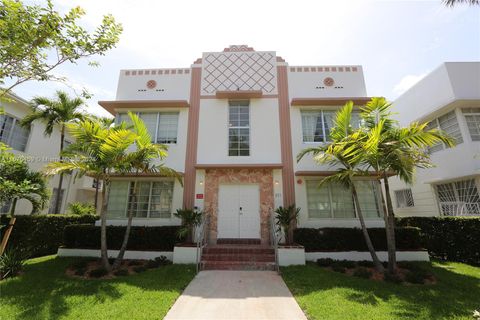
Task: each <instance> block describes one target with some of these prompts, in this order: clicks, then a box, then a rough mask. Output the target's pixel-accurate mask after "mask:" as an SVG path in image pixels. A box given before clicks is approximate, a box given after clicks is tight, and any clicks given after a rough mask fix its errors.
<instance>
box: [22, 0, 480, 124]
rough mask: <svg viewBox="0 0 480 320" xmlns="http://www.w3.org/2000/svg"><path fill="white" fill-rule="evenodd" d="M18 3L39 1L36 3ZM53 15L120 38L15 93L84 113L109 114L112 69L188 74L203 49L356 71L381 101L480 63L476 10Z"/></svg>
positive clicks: (227, 7)
mask: <svg viewBox="0 0 480 320" xmlns="http://www.w3.org/2000/svg"><path fill="white" fill-rule="evenodd" d="M25 3H42V1H39V0H37V1H36V0H30V1H28V0H27V1H25ZM53 3H54V5H55V7H56V8H57V9H58V10H59V11H60V12H67V11H68V10H69V9H70V8H72V7H74V6H80V7H82V8H83V9H85V11H86V15H85V16H84V17H83V18H82V20H81V22H80V24H81V25H82V26H84V27H85V28H87V29H89V30H93V29H94V28H95V27H96V26H98V25H99V24H100V22H101V19H102V16H103V15H105V14H112V15H113V16H114V17H115V19H116V20H117V21H118V22H120V23H122V25H123V28H124V31H123V34H122V35H121V38H120V42H119V43H118V45H117V47H116V48H115V49H113V50H111V51H109V52H107V54H106V55H105V56H101V57H95V58H94V59H93V60H95V61H98V62H99V63H100V66H99V67H96V68H93V67H91V66H89V65H88V60H82V61H79V62H78V63H77V64H69V65H63V66H61V68H59V69H55V71H54V72H55V73H56V74H57V75H60V76H64V77H67V78H68V86H66V85H64V84H61V83H58V82H42V83H38V82H29V83H25V84H22V85H20V86H18V87H16V88H15V90H14V91H15V93H16V94H18V95H19V96H21V97H22V98H24V99H27V100H29V99H31V98H32V97H33V96H37V95H40V96H52V95H53V94H54V92H55V91H56V90H58V89H62V90H66V91H69V92H70V93H71V94H79V93H81V91H82V88H86V89H87V90H88V91H89V92H90V93H92V94H93V95H94V96H93V98H92V99H90V100H88V101H87V104H88V107H87V110H88V112H92V113H95V114H97V115H101V116H105V115H108V113H107V112H106V111H105V110H103V109H102V108H101V107H100V106H99V105H98V104H97V101H99V100H114V99H115V95H116V88H117V83H118V76H119V70H120V69H130V68H138V69H146V68H171V67H180V68H188V67H189V66H190V65H191V64H192V63H193V61H194V60H196V59H197V58H199V57H201V54H202V52H209V51H222V50H223V48H225V47H228V46H229V45H232V44H247V45H249V46H251V47H253V48H254V49H255V50H258V51H276V52H277V55H280V56H281V57H283V58H284V59H285V60H286V61H287V63H289V65H314V66H315V65H342V64H347V65H357V64H358V65H362V66H363V71H364V76H365V81H366V86H367V94H368V95H369V96H385V97H387V98H388V99H389V100H392V101H393V100H394V99H395V98H396V97H398V96H399V95H401V94H402V93H403V92H405V91H406V90H407V89H408V88H410V87H411V86H412V85H414V84H415V83H416V82H417V81H418V80H420V79H421V78H422V77H424V76H425V75H426V74H428V73H429V72H431V71H433V70H434V69H435V68H437V67H438V66H439V65H440V64H441V63H442V62H445V61H480V6H476V7H472V6H468V5H464V4H461V5H457V6H455V7H453V8H449V7H446V6H445V5H443V4H442V3H441V0H423V1H390V0H382V1H379V0H372V1H369V0H352V1H347V0H329V1H325V0H316V1H306V0H297V1H283V0H275V1H270V0H262V1H259V0H253V1H252V0H242V1H225V0H223V1H214V0H202V1H198V0H197V1H195V0H193V1H185V0H174V1H172V0H170V1H154V0H135V1H133V0H130V1H126V0H81V1H75V0H54V1H53Z"/></svg>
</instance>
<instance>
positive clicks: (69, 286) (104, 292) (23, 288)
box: [0, 258, 194, 319]
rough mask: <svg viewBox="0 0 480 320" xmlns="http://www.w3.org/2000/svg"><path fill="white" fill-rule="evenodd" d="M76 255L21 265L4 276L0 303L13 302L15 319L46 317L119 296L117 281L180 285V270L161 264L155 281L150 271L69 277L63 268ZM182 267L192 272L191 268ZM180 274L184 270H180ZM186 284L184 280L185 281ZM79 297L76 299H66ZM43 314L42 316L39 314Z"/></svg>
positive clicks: (149, 286) (155, 287) (168, 287)
mask: <svg viewBox="0 0 480 320" xmlns="http://www.w3.org/2000/svg"><path fill="white" fill-rule="evenodd" d="M75 260H77V259H74V258H54V259H49V260H45V261H43V260H42V261H40V262H35V261H34V262H33V263H30V264H28V265H26V267H25V272H24V274H22V275H21V276H19V277H16V278H13V279H8V280H5V283H1V282H0V284H1V285H2V286H1V296H0V297H1V301H2V302H1V303H2V304H5V305H14V306H16V307H17V309H18V310H22V312H21V313H20V314H15V319H39V318H42V317H45V318H48V319H54V318H59V317H61V316H63V315H66V314H68V313H69V311H70V309H71V308H75V307H76V303H78V304H80V307H85V305H84V304H82V302H83V301H81V300H84V299H87V298H90V299H91V298H92V297H94V298H95V300H94V303H95V304H102V303H105V302H109V301H115V300H117V299H120V298H122V296H123V295H124V292H122V291H123V290H122V291H120V290H119V289H118V284H127V285H131V286H135V287H138V288H141V289H142V290H143V291H150V290H152V291H171V292H173V291H176V292H178V293H181V292H182V290H183V289H184V287H185V286H186V284H185V286H183V287H182V288H179V286H178V283H176V281H177V280H179V279H178V278H181V277H182V273H181V272H176V271H175V270H167V269H168V268H170V266H167V267H163V268H166V269H165V270H166V271H165V270H162V271H160V270H159V269H157V270H158V271H159V272H161V273H165V274H164V275H162V276H160V275H159V277H158V279H159V281H152V280H154V279H152V273H153V272H155V271H148V272H145V273H142V274H137V275H130V276H127V277H118V278H115V279H106V280H101V279H88V280H87V279H73V278H70V277H68V276H66V275H65V270H66V268H67V267H68V266H69V265H70V264H71V263H72V262H73V261H75ZM190 269H191V270H189V269H186V272H191V273H192V278H193V274H194V271H193V268H190ZM183 275H184V274H183ZM187 284H188V282H187ZM74 297H79V300H80V301H77V300H75V301H76V302H71V301H67V300H69V299H70V298H74ZM42 315H44V316H42Z"/></svg>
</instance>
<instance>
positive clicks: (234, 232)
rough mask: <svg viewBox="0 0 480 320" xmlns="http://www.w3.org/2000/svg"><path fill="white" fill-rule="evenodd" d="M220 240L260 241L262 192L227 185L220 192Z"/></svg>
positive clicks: (255, 188)
mask: <svg viewBox="0 0 480 320" xmlns="http://www.w3.org/2000/svg"><path fill="white" fill-rule="evenodd" d="M217 237H218V238H220V239H221V238H243V239H245V238H248V239H260V190H259V187H258V185H256V184H239V185H236V184H235V185H233V184H225V185H220V186H219V190H218V236H217Z"/></svg>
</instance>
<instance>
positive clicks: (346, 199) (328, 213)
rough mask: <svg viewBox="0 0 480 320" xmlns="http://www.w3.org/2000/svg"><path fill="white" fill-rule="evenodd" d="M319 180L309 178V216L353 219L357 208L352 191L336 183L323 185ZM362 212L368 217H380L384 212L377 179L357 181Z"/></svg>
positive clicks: (307, 184) (312, 217) (307, 182)
mask: <svg viewBox="0 0 480 320" xmlns="http://www.w3.org/2000/svg"><path fill="white" fill-rule="evenodd" d="M319 183H320V181H319V180H307V181H306V186H307V202H308V217H309V218H311V219H321V218H328V219H331V218H333V219H353V218H355V210H354V205H353V198H352V192H351V191H350V190H349V189H347V188H345V187H344V186H342V185H340V184H336V183H331V184H328V185H322V186H321V187H319ZM355 186H356V187H357V193H358V197H359V201H360V208H361V209H362V213H363V215H364V216H365V217H367V218H378V217H379V216H380V215H381V214H382V213H383V211H382V207H381V205H380V203H379V199H380V198H379V197H380V194H379V190H378V183H377V182H376V181H357V182H355Z"/></svg>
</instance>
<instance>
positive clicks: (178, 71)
mask: <svg viewBox="0 0 480 320" xmlns="http://www.w3.org/2000/svg"><path fill="white" fill-rule="evenodd" d="M189 73H190V69H185V68H182V69H178V68H177V69H143V70H122V74H124V75H125V76H148V75H153V76H154V75H171V74H189Z"/></svg>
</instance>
